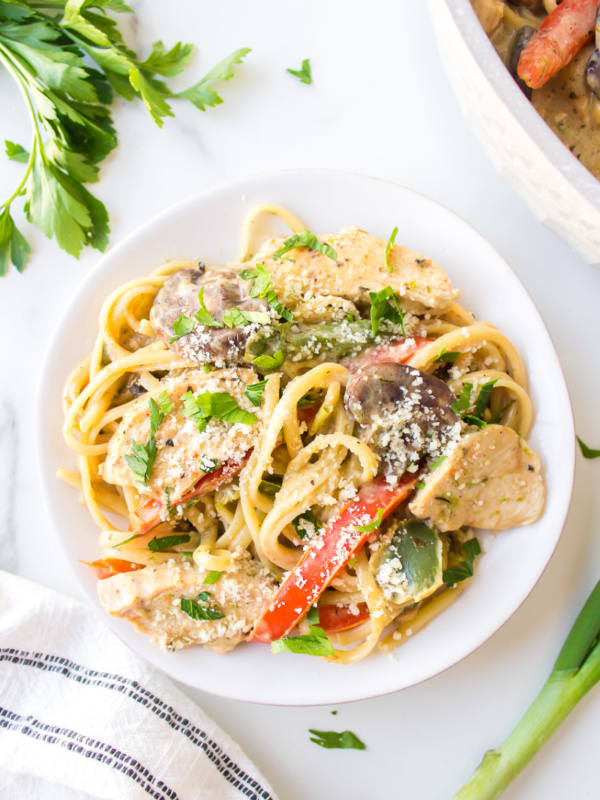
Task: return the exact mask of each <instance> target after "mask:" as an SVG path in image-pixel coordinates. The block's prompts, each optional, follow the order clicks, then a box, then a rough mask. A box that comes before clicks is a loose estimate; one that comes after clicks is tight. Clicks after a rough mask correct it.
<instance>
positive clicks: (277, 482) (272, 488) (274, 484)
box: [258, 475, 283, 497]
mask: <svg viewBox="0 0 600 800" xmlns="http://www.w3.org/2000/svg"><path fill="white" fill-rule="evenodd" d="M282 483H283V475H267V477H266V478H263V479H262V480H261V482H260V483H259V485H258V489H259V491H260V492H262V493H263V494H268V495H269V497H275V495H276V494H277V492H278V491H279V490H280V489H281V484H282Z"/></svg>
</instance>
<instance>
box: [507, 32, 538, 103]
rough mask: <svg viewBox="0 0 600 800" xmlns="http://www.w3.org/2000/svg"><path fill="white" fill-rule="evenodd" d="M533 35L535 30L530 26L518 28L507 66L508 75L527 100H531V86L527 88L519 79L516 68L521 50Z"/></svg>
mask: <svg viewBox="0 0 600 800" xmlns="http://www.w3.org/2000/svg"><path fill="white" fill-rule="evenodd" d="M534 33H535V28H532V27H531V26H530V25H523V27H522V28H519V30H518V31H517V33H516V35H515V38H514V41H513V44H512V48H511V51H510V56H509V59H508V64H507V66H508V70H509V72H510V74H511V75H512V76H513V78H514V79H515V81H516V82H517V84H518V86H519V88H520V89H521V91H522V92H523V93H524V94H525V96H526V97H527V99H528V100H531V95H532V92H533V90H532V88H531V86H527V84H526V83H525V81H524V80H522V79H521V78H520V77H519V73H518V71H517V68H518V66H519V59H520V58H521V53H522V52H523V48H524V47H525V45H526V44H527V42H528V41H529V40H530V39H531V37H532V36H533V34H534Z"/></svg>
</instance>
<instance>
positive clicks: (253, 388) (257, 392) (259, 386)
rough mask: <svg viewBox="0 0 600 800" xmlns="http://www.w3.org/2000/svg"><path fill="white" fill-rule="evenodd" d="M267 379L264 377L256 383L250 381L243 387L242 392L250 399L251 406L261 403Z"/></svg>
mask: <svg viewBox="0 0 600 800" xmlns="http://www.w3.org/2000/svg"><path fill="white" fill-rule="evenodd" d="M268 380H269V379H268V378H265V379H264V381H259V382H258V383H251V384H249V386H246V388H245V389H244V394H245V395H246V397H247V398H248V400H250V402H251V403H252V405H253V406H260V404H261V403H262V396H263V392H264V390H265V387H266V385H267V381H268Z"/></svg>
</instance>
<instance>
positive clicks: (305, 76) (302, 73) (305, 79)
mask: <svg viewBox="0 0 600 800" xmlns="http://www.w3.org/2000/svg"><path fill="white" fill-rule="evenodd" d="M286 72H289V73H290V75H295V76H296V78H300V80H301V81H302V83H312V75H311V72H310V58H305V59H304V61H303V62H302V67H301V68H300V69H287V70H286Z"/></svg>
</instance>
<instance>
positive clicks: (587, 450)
mask: <svg viewBox="0 0 600 800" xmlns="http://www.w3.org/2000/svg"><path fill="white" fill-rule="evenodd" d="M577 441H578V442H579V447H580V448H581V453H582V455H583V457H584V458H600V450H592V448H591V447H588V446H587V444H584V443H583V442H582V441H581V439H580V438H579V436H578V437H577Z"/></svg>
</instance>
